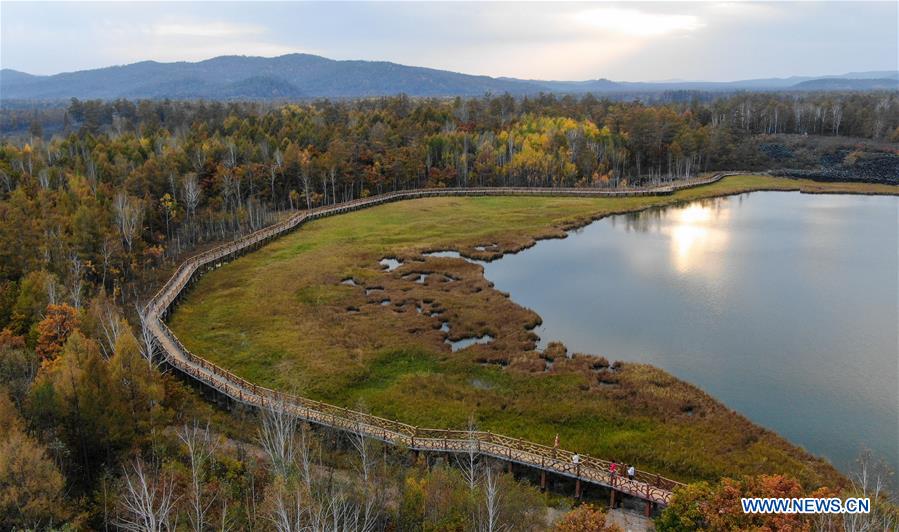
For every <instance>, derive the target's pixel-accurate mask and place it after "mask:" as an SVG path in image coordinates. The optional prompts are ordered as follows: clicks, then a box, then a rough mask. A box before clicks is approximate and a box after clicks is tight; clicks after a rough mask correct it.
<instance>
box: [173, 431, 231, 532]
mask: <svg viewBox="0 0 899 532" xmlns="http://www.w3.org/2000/svg"><path fill="white" fill-rule="evenodd" d="M178 437H179V439H180V440H181V442H182V443H183V444H184V446H185V447H186V448H187V456H188V459H189V461H190V485H189V486H188V505H189V507H190V512H189V518H190V524H191V526H192V528H193V529H194V530H195V531H196V532H202V531H203V530H204V529H205V528H206V525H207V522H208V519H207V517H206V516H207V514H208V512H209V509H210V508H211V507H212V505H213V503H215V500H216V493H215V492H211V493H210V492H209V491H208V490H207V489H206V487H205V471H206V468H207V467H208V466H209V464H210V463H211V462H212V460H213V456H214V455H215V451H216V449H217V448H218V441H217V440H216V439H215V438H214V437H213V436H212V434H211V433H210V432H209V423H207V424H206V426H205V427H203V428H201V427H200V425H199V424H198V423H197V422H196V421H194V423H193V425H191V426H188V425H184V427H182V428H181V430H180V431H179V433H178ZM223 511H225V510H223ZM223 518H224V516H223Z"/></svg>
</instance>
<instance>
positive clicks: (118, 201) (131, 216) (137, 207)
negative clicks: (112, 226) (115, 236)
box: [113, 192, 144, 253]
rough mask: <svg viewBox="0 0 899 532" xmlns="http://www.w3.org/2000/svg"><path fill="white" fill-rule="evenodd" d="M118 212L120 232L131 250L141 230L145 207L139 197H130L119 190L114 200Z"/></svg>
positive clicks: (117, 221) (117, 220) (117, 218)
mask: <svg viewBox="0 0 899 532" xmlns="http://www.w3.org/2000/svg"><path fill="white" fill-rule="evenodd" d="M113 206H114V207H115V213H116V223H117V224H118V226H119V232H120V233H121V234H122V241H123V242H125V246H127V247H128V252H129V253H130V252H131V248H132V245H133V244H134V239H135V238H136V237H137V235H138V233H139V232H140V228H141V224H142V223H143V220H144V207H143V203H142V202H141V201H140V200H139V199H135V198H129V197H128V196H127V195H125V194H124V193H123V192H119V193H118V194H116V196H115V201H114V202H113Z"/></svg>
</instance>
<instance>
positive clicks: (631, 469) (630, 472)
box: [627, 465, 637, 480]
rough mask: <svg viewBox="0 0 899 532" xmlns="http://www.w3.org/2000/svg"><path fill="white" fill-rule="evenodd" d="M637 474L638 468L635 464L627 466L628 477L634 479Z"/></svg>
mask: <svg viewBox="0 0 899 532" xmlns="http://www.w3.org/2000/svg"><path fill="white" fill-rule="evenodd" d="M636 474H637V470H636V469H634V466H632V465H630V466H627V478H629V479H631V480H634V476H635V475H636Z"/></svg>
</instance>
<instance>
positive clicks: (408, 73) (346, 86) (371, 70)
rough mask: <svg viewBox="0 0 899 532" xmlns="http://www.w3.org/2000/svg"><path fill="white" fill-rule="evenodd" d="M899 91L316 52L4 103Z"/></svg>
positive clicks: (114, 73)
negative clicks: (451, 66) (459, 66)
mask: <svg viewBox="0 0 899 532" xmlns="http://www.w3.org/2000/svg"><path fill="white" fill-rule="evenodd" d="M847 89H848V90H869V89H880V90H882V89H889V90H896V89H899V73H897V72H895V71H887V72H856V73H851V74H844V75H840V76H821V77H817V78H815V77H791V78H770V79H755V80H743V81H733V82H704V81H671V82H636V83H635V82H619V81H610V80H608V79H594V80H588V81H541V80H520V79H514V78H493V77H489V76H473V75H469V74H460V73H457V72H449V71H445V70H436V69H432V68H422V67H414V66H405V65H399V64H396V63H390V62H385V61H335V60H332V59H327V58H324V57H319V56H315V55H309V54H289V55H282V56H279V57H272V58H265V57H244V56H222V57H216V58H214V59H208V60H206V61H200V62H196V63H188V62H177V63H158V62H155V61H143V62H140V63H134V64H130V65H124V66H112V67H107V68H99V69H95V70H82V71H78V72H67V73H62V74H56V75H52V76H35V75H31V74H26V73H24V72H19V71H16V70H10V69H4V70H2V71H0V99H3V100H58V99H69V98H73V97H74V98H81V99H86V98H94V99H117V98H128V99H135V98H150V99H164V98H170V99H215V100H276V101H284V100H299V99H304V98H323V97H324V98H358V97H369V96H385V95H395V94H400V93H403V94H407V95H409V96H481V95H484V94H486V93H493V94H502V93H509V94H512V95H527V94H538V93H540V92H557V93H576V94H583V93H587V92H592V93H605V94H609V93H647V92H659V91H673V90H709V91H737V90H847Z"/></svg>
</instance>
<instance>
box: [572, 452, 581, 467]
mask: <svg viewBox="0 0 899 532" xmlns="http://www.w3.org/2000/svg"><path fill="white" fill-rule="evenodd" d="M571 463H572V464H574V465H578V464H580V463H581V455H579V454H577V453H574V456H572V457H571Z"/></svg>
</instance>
